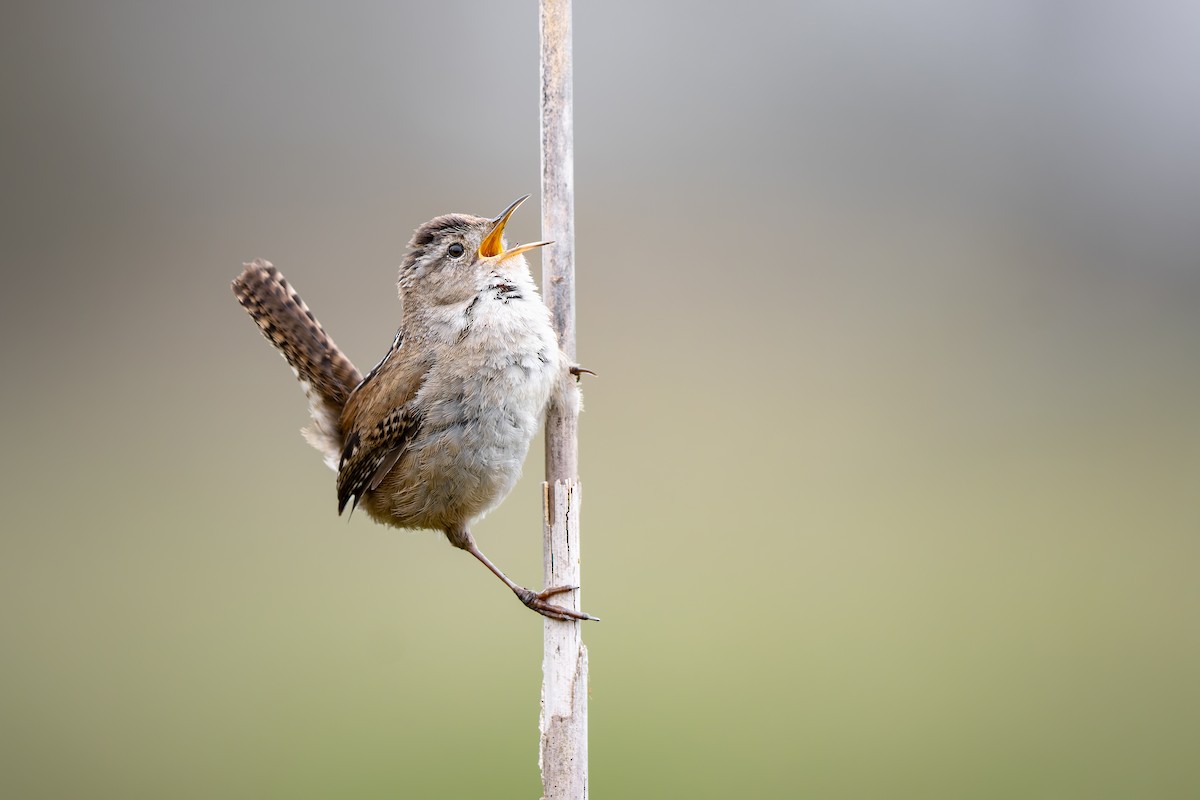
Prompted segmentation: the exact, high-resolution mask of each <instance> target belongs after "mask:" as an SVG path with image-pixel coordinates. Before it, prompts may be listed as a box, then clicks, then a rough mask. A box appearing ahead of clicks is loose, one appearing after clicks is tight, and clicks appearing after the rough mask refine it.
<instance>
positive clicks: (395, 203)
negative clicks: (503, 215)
mask: <svg viewBox="0 0 1200 800" xmlns="http://www.w3.org/2000/svg"><path fill="white" fill-rule="evenodd" d="M576 6H577V7H576V13H575V26H576V46H575V58H576V82H575V99H576V119H575V131H576V189H577V244H578V292H579V298H578V304H579V342H580V360H581V361H582V362H583V363H584V364H585V365H587V366H588V367H591V368H592V369H594V370H596V371H597V372H599V373H600V376H601V377H599V378H596V379H588V381H587V384H586V392H587V410H586V412H585V415H584V418H583V420H582V444H581V447H582V478H583V483H584V489H585V500H586V502H585V509H584V518H583V519H584V522H583V526H584V527H583V536H584V563H583V574H584V582H585V587H584V593H583V598H584V607H585V608H586V609H588V610H589V611H591V612H593V613H595V614H597V615H599V616H601V617H603V618H604V622H603V623H600V624H597V625H589V626H588V627H587V630H586V641H587V643H588V646H589V648H590V654H591V678H592V679H591V789H592V796H594V797H597V798H601V797H690V798H729V797H755V798H759V797H763V798H766V797H821V798H880V797H896V798H899V797H913V798H1013V797H1019V798H1108V797H1111V798H1130V797H1145V798H1176V797H1178V798H1184V797H1188V798H1191V797H1196V796H1200V758H1198V757H1197V755H1198V750H1197V748H1198V742H1200V681H1198V680H1197V676H1198V675H1200V623H1198V621H1197V612H1198V611H1200V582H1198V580H1197V566H1198V565H1200V536H1198V534H1200V510H1198V505H1197V500H1198V498H1197V489H1198V486H1200V372H1198V365H1200V225H1198V224H1197V223H1198V221H1200V149H1198V148H1197V142H1200V46H1197V42H1198V41H1200V7H1198V6H1197V5H1196V4H1194V3H1185V2H1144V3H1120V2H1111V3H1110V2H1097V3H1083V2H1053V3H1047V2H1007V1H1006V0H984V1H983V2H976V3H956V2H952V1H951V0H918V2H915V3H904V4H893V3H884V2H863V3H840V2H814V3H791V2H780V3H749V4H747V3H740V4H732V3H727V4H697V3H683V2H676V3H659V4H643V3H633V2H589V1H588V0H580V2H578V3H577V4H576ZM3 18H4V19H3V24H2V25H0V29H2V30H3V33H0V38H2V40H3V41H2V42H0V44H2V47H0V66H2V67H3V68H2V69H0V85H2V86H3V96H4V125H3V128H2V129H0V140H2V141H0V159H2V164H3V176H4V180H3V184H4V190H3V208H2V209H0V212H2V213H0V233H2V237H0V241H2V244H3V253H4V281H5V287H4V291H3V292H2V293H0V324H2V325H3V337H2V338H0V353H2V354H3V355H2V357H3V369H4V372H3V374H4V380H3V381H2V382H0V398H2V403H3V405H2V407H3V409H4V414H3V421H2V423H0V424H2V425H3V431H2V433H3V436H2V440H3V442H4V444H5V451H6V453H7V457H6V458H4V459H3V460H2V461H0V471H2V472H0V493H2V499H3V509H4V510H3V516H2V517H0V520H2V533H0V639H2V642H3V644H2V649H0V795H2V796H4V797H6V798H66V797H88V798H212V797H223V798H243V797H245V798H250V797H254V798H263V797H272V798H275V797H279V798H284V797H286V798H327V797H355V798H382V797H475V796H483V797H501V798H510V797H511V798H519V797H536V796H537V793H538V790H539V779H538V772H537V762H536V759H537V715H538V692H539V686H540V680H541V677H540V663H541V629H542V626H541V624H540V622H539V621H538V619H537V618H536V617H534V616H533V615H531V614H530V613H529V612H527V611H525V610H524V609H522V608H521V607H520V606H519V605H518V604H517V603H516V602H515V601H514V600H513V599H512V598H511V597H510V596H509V595H508V593H507V592H505V591H504V590H503V589H502V588H501V587H500V586H499V584H498V583H497V582H496V581H495V580H494V579H492V578H491V577H489V576H488V575H487V574H486V572H485V571H484V570H483V569H482V568H480V567H479V565H478V564H475V563H474V562H473V561H472V560H471V559H470V558H468V557H467V556H465V555H464V554H462V553H461V552H458V551H456V550H454V549H453V548H451V547H449V546H447V545H446V544H445V542H444V541H442V540H441V537H440V536H439V535H435V534H431V533H417V534H405V533H401V532H397V531H393V530H385V529H383V528H381V527H378V526H375V525H373V524H371V523H370V521H369V520H368V519H367V518H366V517H365V516H356V517H355V518H354V519H352V520H350V521H349V522H348V523H347V521H346V520H345V519H339V518H338V516H337V514H336V512H335V505H336V504H335V499H334V488H333V478H332V475H331V474H330V473H329V471H328V470H327V469H326V468H325V467H324V466H323V465H322V464H321V462H320V459H319V457H318V456H317V455H316V453H314V452H313V451H311V450H310V449H309V448H308V447H307V446H306V445H305V444H304V442H303V441H302V440H301V438H300V436H299V435H298V433H297V430H298V428H300V427H301V426H302V425H303V424H304V421H305V415H304V402H303V398H302V396H301V394H300V392H299V390H298V389H297V387H296V386H295V384H294V381H293V379H292V376H291V374H290V372H289V371H288V370H287V369H286V367H285V366H284V364H283V363H282V362H281V361H280V359H279V358H278V357H277V356H276V355H274V354H273V353H272V351H271V349H270V348H269V346H268V345H267V344H266V343H265V342H264V341H263V340H262V338H261V337H260V336H259V334H258V332H257V331H256V330H255V329H254V327H253V325H252V324H251V323H250V321H249V320H248V319H247V318H246V315H245V314H244V312H243V311H242V310H241V309H240V308H239V307H238V305H237V303H236V302H234V300H233V297H232V295H231V293H230V291H229V288H228V284H229V281H230V279H231V278H232V277H233V276H234V275H235V274H236V273H237V271H238V270H239V269H240V265H241V263H242V262H243V261H246V260H249V259H251V258H254V257H263V258H267V259H270V260H272V261H273V262H275V264H276V265H278V266H279V267H280V268H282V269H283V270H284V272H285V273H286V274H287V275H288V277H289V278H290V279H291V280H292V281H293V282H294V283H295V284H296V285H297V286H298V287H299V289H300V291H301V292H302V293H303V294H304V297H305V299H306V300H307V301H308V302H309V304H310V305H311V306H312V307H313V309H314V310H315V311H316V312H317V314H318V315H319V316H320V318H321V320H322V322H323V323H324V324H325V326H326V328H327V329H328V330H329V331H330V332H331V333H332V335H333V336H334V338H335V339H336V340H337V341H338V343H339V344H340V345H341V346H342V347H343V348H344V349H345V350H346V351H347V353H348V354H349V355H350V356H351V357H352V358H353V359H354V360H355V361H356V362H357V363H358V364H359V365H360V366H361V367H368V366H370V365H371V364H373V363H374V362H375V361H376V360H377V359H378V358H379V356H380V355H382V354H383V352H384V351H385V350H386V348H387V346H388V345H389V344H390V342H391V339H392V335H393V332H394V331H395V327H396V324H397V322H398V312H399V307H398V304H397V301H396V298H395V288H394V282H395V273H396V265H397V264H398V263H399V262H400V260H401V258H402V256H403V252H404V245H405V243H406V242H407V240H408V237H409V235H410V234H411V231H412V229H413V228H414V227H415V226H416V225H417V224H419V223H420V222H422V221H424V220H426V219H428V218H430V217H432V216H434V215H436V214H440V213H444V212H447V211H465V212H472V213H478V214H493V213H496V212H498V211H499V210H500V209H502V208H503V207H504V206H505V205H506V204H507V203H508V202H510V201H511V200H512V199H514V198H515V197H517V196H519V195H521V194H524V193H526V192H533V193H535V195H536V193H537V191H538V179H539V178H538V175H539V172H538V111H537V101H538V62H537V47H538V44H537V7H536V3H535V2H533V0H528V1H527V2H521V3H516V2H511V3H465V2H447V3H419V4H417V3H409V4H406V3H381V2H373V3H360V2H350V3H342V4H336V5H335V4H324V3H311V2H287V3H285V2H281V1H277V2H249V3H246V2H237V3H234V2H225V1H224V0H221V1H220V2H212V3H206V4H199V3H183V2H125V1H123V0H122V1H117V0H107V1H106V2H60V3H33V2H21V1H18V2H10V3H8V4H6V6H5V11H4V14H3ZM537 226H538V214H537V207H536V205H530V206H528V207H527V208H526V209H524V210H522V212H521V213H520V214H518V216H517V217H516V218H515V220H514V223H513V226H512V238H513V239H515V240H520V241H528V240H530V239H533V238H536V237H537V236H538V233H539V232H538V230H537ZM536 269H537V266H536V264H535V271H536ZM540 452H541V451H540V444H537V445H535V450H534V451H533V455H532V456H531V458H530V462H529V465H528V468H527V470H526V476H525V478H524V479H523V480H522V482H521V484H520V485H519V486H518V488H517V489H516V491H515V492H514V493H513V495H512V496H511V497H510V498H509V500H508V502H507V503H506V504H505V505H504V506H503V507H501V508H500V509H499V510H498V511H497V512H495V513H494V514H492V515H491V516H490V517H489V518H488V519H487V520H486V521H484V522H483V523H482V524H480V525H479V526H477V528H476V534H477V536H478V538H479V540H480V542H481V545H482V546H483V548H484V549H485V550H486V551H487V552H488V553H489V554H490V555H491V556H492V558H493V559H495V560H496V561H497V562H498V563H499V564H501V565H502V566H503V567H504V568H505V569H506V570H507V571H508V572H509V574H510V575H512V576H514V578H516V579H517V580H518V581H521V582H524V583H527V584H530V585H536V584H537V583H538V581H539V580H540V576H541V565H540V527H539V525H540V523H539V520H540V505H539V503H540V489H539V482H540V480H541V477H540V476H541V463H540Z"/></svg>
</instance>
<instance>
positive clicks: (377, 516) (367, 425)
mask: <svg viewBox="0 0 1200 800" xmlns="http://www.w3.org/2000/svg"><path fill="white" fill-rule="evenodd" d="M527 198H528V195H526V196H525V197H522V198H521V199H520V200H517V201H516V202H515V203H513V204H512V205H511V206H509V207H508V208H507V209H505V211H504V213H502V214H501V215H500V216H498V217H496V218H495V219H484V218H482V217H475V216H470V215H466V214H447V215H445V216H441V217H436V218H435V219H432V220H430V221H429V222H426V223H425V224H424V225H422V226H421V227H419V228H417V230H416V233H415V234H414V235H413V238H412V241H410V242H409V245H408V246H409V248H410V252H409V253H408V255H407V256H406V257H405V259H404V262H403V263H402V264H401V265H400V279H399V281H398V285H399V290H400V299H401V301H402V316H401V322H400V329H399V331H397V333H396V339H395V341H394V342H392V346H391V349H389V350H388V352H387V354H386V355H384V357H383V359H382V360H381V361H380V362H379V363H378V364H376V365H375V366H374V367H373V368H372V369H371V371H370V372H368V373H367V374H366V376H365V377H363V376H362V375H360V373H359V371H358V370H357V369H355V367H354V365H353V364H352V363H350V360H349V359H347V358H346V356H344V355H343V354H342V352H341V350H339V349H338V347H337V345H335V344H334V343H333V340H332V339H330V338H329V336H328V334H326V333H325V330H324V329H323V328H322V327H321V325H320V323H318V322H317V320H316V318H315V317H314V316H313V314H312V312H311V311H309V310H308V306H306V305H305V304H304V301H302V300H301V299H300V296H299V295H298V294H296V292H295V290H294V289H292V288H291V286H289V285H288V283H287V281H286V280H284V278H283V276H282V275H281V274H280V273H279V272H278V271H277V270H276V269H275V268H274V267H273V266H271V264H270V263H268V262H266V261H261V260H258V261H254V262H252V263H250V264H246V265H245V269H244V270H243V271H242V274H241V275H239V276H238V278H237V279H236V280H234V282H233V292H234V294H235V295H236V296H237V299H238V301H239V302H240V303H241V304H242V305H243V306H245V308H246V310H247V311H248V312H250V316H251V317H253V318H254V321H255V323H257V324H258V327H259V328H260V329H262V332H263V335H264V336H266V337H267V339H268V340H269V341H270V342H271V344H273V345H275V347H276V348H278V350H279V352H280V353H281V354H282V355H283V357H284V358H285V359H286V360H287V362H288V364H290V365H291V367H292V371H293V372H295V373H296V377H297V378H299V380H300V386H301V387H302V388H303V389H304V393H305V394H306V395H307V396H308V405H309V412H310V413H311V414H312V420H313V424H312V426H311V427H309V428H307V429H306V430H305V431H304V436H305V438H306V439H307V440H308V442H309V443H310V444H311V445H312V446H313V447H315V448H316V449H317V450H319V451H320V452H321V453H322V454H323V455H324V456H325V463H326V464H328V465H329V466H330V467H331V468H333V469H334V470H336V471H337V474H338V476H337V497H338V513H339V514H341V513H342V511H344V510H345V509H346V507H347V506H349V507H350V508H351V510H353V509H354V508H355V507H358V506H362V507H363V508H365V509H366V512H367V514H368V515H370V517H371V518H372V519H374V520H376V521H377V522H382V523H384V524H387V525H393V526H396V527H399V528H433V529H437V530H441V531H444V532H445V534H446V537H447V538H448V539H449V540H450V543H451V544H452V545H454V546H455V547H459V548H462V549H463V550H466V551H467V552H468V553H470V554H471V555H473V556H475V558H477V559H479V560H480V561H481V562H483V564H484V566H486V567H487V568H488V569H490V570H491V571H492V572H493V573H495V575H496V577H498V578H499V579H500V580H502V581H504V583H505V585H506V586H508V588H510V589H512V591H513V592H514V593H515V594H516V595H517V597H518V598H520V600H521V602H522V603H524V604H525V605H526V606H528V607H529V608H531V609H533V610H534V611H537V612H538V613H539V614H543V615H544V616H547V617H552V618H556V619H565V620H571V619H596V618H595V617H592V616H590V615H588V614H584V613H582V612H579V611H572V610H571V609H567V608H563V607H562V606H559V605H554V604H553V603H550V602H548V598H550V597H553V596H554V595H556V594H559V593H561V592H566V591H570V590H572V589H575V588H577V587H574V586H556V587H552V588H549V589H546V590H545V591H543V592H540V593H536V592H533V591H532V590H530V589H526V588H524V587H522V586H519V585H517V584H516V583H514V582H513V581H511V580H509V578H508V577H507V576H506V575H505V574H504V573H503V572H501V571H500V569H499V568H498V567H496V565H495V564H493V563H492V562H491V561H490V560H489V559H488V558H487V556H485V555H484V554H483V553H482V552H481V551H480V550H479V548H478V547H477V546H476V544H475V539H474V537H473V536H472V535H471V530H470V527H471V524H472V523H473V522H474V521H475V520H477V519H479V518H480V517H482V516H483V515H484V514H485V513H487V512H488V511H489V510H490V509H492V508H494V507H495V506H497V505H498V504H499V503H500V501H501V500H503V499H504V497H505V496H506V495H507V494H508V493H509V491H510V490H511V489H512V488H513V485H514V484H516V482H517V478H518V477H519V476H520V474H521V466H522V464H523V462H524V461H525V455H526V453H527V452H528V450H529V442H530V440H531V439H532V438H533V436H534V434H535V433H536V432H537V430H538V429H539V428H540V427H541V425H542V422H543V420H544V418H545V414H546V409H547V407H548V406H549V405H550V404H551V403H555V404H562V405H563V406H565V407H568V408H570V407H576V406H577V405H578V403H579V390H578V388H577V387H576V385H575V384H576V381H577V379H578V377H579V375H580V373H581V372H587V371H588V370H583V369H581V368H580V367H578V366H577V365H574V364H571V363H570V361H569V360H568V359H567V357H566V355H565V354H564V353H563V352H562V350H561V349H560V348H559V345H558V339H557V337H556V336H555V333H554V329H553V328H552V327H551V324H550V313H549V311H548V310H547V309H546V306H545V305H544V304H543V303H542V300H541V297H540V296H539V295H538V292H537V287H536V286H535V285H534V283H533V277H532V276H531V275H530V273H529V265H528V263H526V261H525V256H524V255H523V254H524V253H526V252H528V251H530V250H533V249H534V248H538V247H542V246H544V245H547V244H550V242H532V243H530V244H525V245H521V246H519V247H513V248H511V249H508V250H506V249H505V247H504V239H503V236H504V226H505V225H506V224H507V223H508V219H509V217H511V216H512V214H513V212H514V211H516V210H517V207H518V206H520V205H521V203H523V202H524V201H525V200H526V199H527ZM572 375H574V376H575V379H572V378H571V376H572Z"/></svg>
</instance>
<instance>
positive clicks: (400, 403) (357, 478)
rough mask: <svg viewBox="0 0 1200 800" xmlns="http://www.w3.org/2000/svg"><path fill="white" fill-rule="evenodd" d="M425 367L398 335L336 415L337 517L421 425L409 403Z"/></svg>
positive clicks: (392, 462) (383, 472)
mask: <svg viewBox="0 0 1200 800" xmlns="http://www.w3.org/2000/svg"><path fill="white" fill-rule="evenodd" d="M426 374H428V365H427V364H425V363H424V361H423V360H422V359H420V358H419V357H417V355H416V350H415V349H414V348H411V347H410V348H405V347H404V346H403V340H402V337H401V335H400V334H399V333H397V334H396V341H395V342H393V343H392V348H391V350H389V351H388V353H387V355H385V356H384V357H383V359H382V360H381V361H380V362H379V363H378V364H376V365H375V368H374V369H372V370H371V371H370V372H369V373H367V377H365V378H363V380H362V383H360V384H359V385H358V386H357V387H355V389H354V392H353V393H352V394H351V395H350V399H349V400H347V401H346V408H345V410H344V411H343V412H342V429H343V430H344V431H345V432H346V434H345V435H346V439H345V445H344V447H343V448H342V457H341V461H340V463H339V465H338V479H337V494H338V513H339V514H341V513H342V511H343V510H345V508H346V506H347V505H349V506H350V508H351V509H354V508H355V507H356V506H357V505H358V503H359V501H360V500H361V499H362V496H363V495H364V494H366V493H367V492H369V491H372V490H374V489H377V488H378V487H379V484H380V483H381V482H382V481H383V479H384V478H385V477H387V474H388V472H390V471H391V469H392V468H393V467H394V466H396V462H398V461H399V460H400V458H401V456H403V455H404V450H405V448H406V447H407V446H408V443H409V442H411V441H412V438H413V436H415V435H416V432H417V430H418V429H419V428H420V425H421V415H420V413H418V412H417V410H416V406H415V404H414V403H413V399H414V398H415V397H416V394H417V391H418V390H419V389H420V388H421V383H422V382H423V381H424V378H425V375H426Z"/></svg>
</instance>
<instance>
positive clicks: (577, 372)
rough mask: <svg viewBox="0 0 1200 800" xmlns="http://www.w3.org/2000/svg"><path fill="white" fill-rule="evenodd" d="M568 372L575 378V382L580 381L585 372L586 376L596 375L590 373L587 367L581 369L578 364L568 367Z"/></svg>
mask: <svg viewBox="0 0 1200 800" xmlns="http://www.w3.org/2000/svg"><path fill="white" fill-rule="evenodd" d="M569 371H570V373H571V374H572V375H574V376H575V380H577V381H578V380H580V379H581V378H582V377H583V374H584V373H585V372H586V373H587V374H588V375H595V374H596V373H594V372H592V371H591V370H590V369H588V368H587V367H581V366H579V365H578V364H572V365H571V366H570V367H569Z"/></svg>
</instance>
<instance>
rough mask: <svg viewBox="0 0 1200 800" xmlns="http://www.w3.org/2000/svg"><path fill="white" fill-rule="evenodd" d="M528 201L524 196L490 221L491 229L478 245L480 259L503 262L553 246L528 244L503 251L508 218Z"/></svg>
mask: <svg viewBox="0 0 1200 800" xmlns="http://www.w3.org/2000/svg"><path fill="white" fill-rule="evenodd" d="M528 199H529V195H525V196H524V197H522V198H520V199H519V200H517V201H516V202H515V203H513V204H512V205H511V206H509V207H508V208H506V209H504V212H503V213H502V214H501V215H500V216H498V217H496V218H495V219H494V220H492V229H491V230H490V231H488V234H487V236H485V237H483V241H482V242H480V243H479V256H480V258H494V259H496V260H497V261H504V260H505V259H508V258H512V257H513V256H515V255H520V254H521V253H525V252H528V251H530V250H533V249H535V248H538V247H545V246H546V245H548V244H553V242H530V243H529V244H523V245H520V246H518V247H514V248H512V249H511V250H505V249H504V226H505V225H507V224H508V218H509V217H511V216H512V215H513V212H514V211H516V210H517V209H518V208H519V207H520V205H521V203H524V202H525V201H526V200H528Z"/></svg>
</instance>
